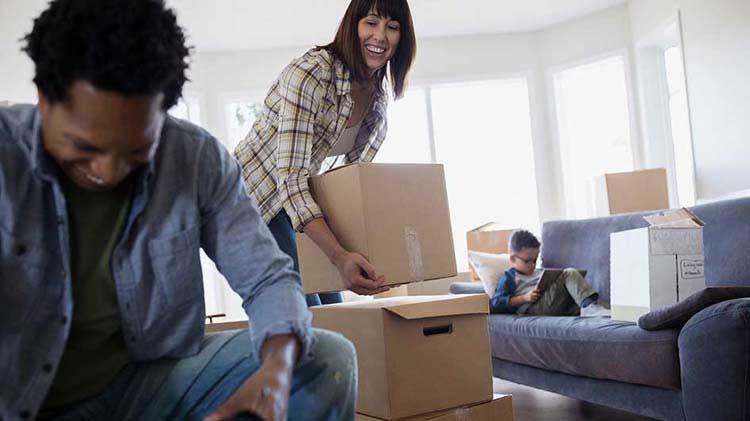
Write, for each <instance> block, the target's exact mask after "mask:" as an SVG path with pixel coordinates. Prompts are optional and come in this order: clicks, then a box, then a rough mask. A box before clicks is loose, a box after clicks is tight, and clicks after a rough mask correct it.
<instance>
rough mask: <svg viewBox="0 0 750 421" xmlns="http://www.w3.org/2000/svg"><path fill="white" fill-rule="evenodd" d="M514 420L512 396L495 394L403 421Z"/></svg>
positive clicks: (362, 418) (366, 419)
mask: <svg viewBox="0 0 750 421" xmlns="http://www.w3.org/2000/svg"><path fill="white" fill-rule="evenodd" d="M512 419H513V402H512V399H511V396H510V395H499V394H495V395H494V396H493V397H492V401H490V402H485V403H479V404H474V405H464V406H461V407H458V408H451V409H446V410H444V411H436V412H430V413H429V414H422V415H415V416H413V417H409V418H406V419H404V420H403V421H428V420H429V421H503V420H508V421H510V420H512ZM355 420H356V421H380V418H373V417H370V416H367V415H363V414H357V417H356V418H355Z"/></svg>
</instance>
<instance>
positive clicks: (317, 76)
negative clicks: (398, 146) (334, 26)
mask: <svg viewBox="0 0 750 421" xmlns="http://www.w3.org/2000/svg"><path fill="white" fill-rule="evenodd" d="M415 52H416V40H415V36H414V26H413V23H412V19H411V12H410V10H409V5H408V4H407V2H406V0H352V2H351V3H350V4H349V7H348V8H347V10H346V14H345V15H344V18H343V19H342V21H341V24H340V25H339V28H338V31H337V33H336V38H335V39H334V41H333V42H332V43H330V44H328V45H326V46H322V47H317V48H314V49H312V50H310V51H308V52H307V53H305V55H303V56H302V57H300V58H298V59H295V60H294V61H292V62H291V64H289V65H288V66H287V67H286V68H285V69H284V71H283V72H282V73H281V75H280V76H279V77H278V79H277V80H276V81H275V82H274V84H273V85H272V86H271V89H270V90H269V93H268V95H267V96H266V99H265V101H264V107H263V111H262V113H261V115H259V116H258V118H257V120H256V121H255V124H253V127H252V129H251V130H250V133H249V134H248V136H247V137H246V138H245V140H243V141H242V142H240V144H239V145H238V146H237V149H236V150H235V155H236V156H237V159H238V160H239V161H240V163H241V164H242V170H243V176H244V178H245V182H246V184H247V186H248V191H249V192H250V194H251V196H253V198H254V199H255V200H256V202H257V203H258V206H259V208H260V210H261V213H262V214H263V218H264V220H265V221H266V222H267V223H268V226H269V228H270V229H271V232H273V235H274V237H276V241H277V242H278V244H279V246H280V247H281V249H282V250H283V251H284V252H286V253H287V254H289V255H290V256H291V257H292V259H293V260H294V263H295V268H297V269H298V270H299V263H298V260H297V247H296V243H295V239H294V231H298V232H304V233H305V234H307V236H308V237H310V239H312V240H313V241H314V242H315V244H317V245H318V247H320V249H321V250H322V251H323V252H324V253H325V254H326V256H328V258H329V260H330V261H331V262H332V263H333V264H334V265H335V266H336V267H337V268H338V270H339V272H340V273H341V276H342V278H343V279H344V283H345V285H346V287H347V288H348V289H350V290H351V291H354V292H356V293H358V294H367V295H371V294H377V293H379V292H382V291H385V290H387V289H388V288H387V287H384V286H383V282H385V279H384V278H383V277H382V276H378V274H377V272H376V270H375V268H374V267H372V265H371V264H370V263H369V262H368V261H367V260H366V259H365V258H364V257H363V256H361V255H359V254H357V253H352V252H350V251H348V250H346V249H344V247H342V246H341V244H340V243H339V241H338V240H337V239H336V237H335V235H334V234H333V233H332V232H331V230H330V229H329V227H328V224H327V223H326V221H325V219H324V215H323V212H322V211H321V209H320V208H319V207H318V205H317V204H316V203H315V201H314V200H313V198H312V196H311V195H310V190H309V187H308V183H307V179H308V178H309V177H310V176H312V175H315V174H317V173H319V172H320V170H321V169H323V170H327V169H329V168H331V167H333V166H334V165H335V164H336V163H337V162H339V161H343V162H342V163H344V164H345V163H351V162H370V161H372V160H373V158H374V157H375V154H376V153H377V152H378V149H379V148H380V145H381V143H382V142H383V140H384V139H385V135H386V130H387V125H386V106H387V96H388V94H387V92H386V86H385V85H386V74H387V76H388V77H387V79H388V82H390V86H391V88H392V91H393V95H394V97H395V98H400V97H401V96H402V95H403V91H404V87H405V80H406V76H407V74H408V72H409V68H410V67H411V64H412V61H413V60H414V55H415ZM342 156H343V159H339V158H341V157H342ZM307 301H308V305H311V306H312V305H318V304H320V303H321V302H322V303H324V304H327V303H331V302H340V301H341V295H340V294H338V293H334V294H320V297H319V296H318V295H317V294H311V295H308V297H307Z"/></svg>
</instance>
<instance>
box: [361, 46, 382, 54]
mask: <svg viewBox="0 0 750 421" xmlns="http://www.w3.org/2000/svg"><path fill="white" fill-rule="evenodd" d="M365 48H367V51H369V52H371V53H373V54H383V52H385V48H378V47H373V46H370V45H367V46H365Z"/></svg>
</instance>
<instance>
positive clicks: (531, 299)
mask: <svg viewBox="0 0 750 421" xmlns="http://www.w3.org/2000/svg"><path fill="white" fill-rule="evenodd" d="M540 295H541V291H539V288H534V289H532V290H531V291H529V292H527V293H526V294H524V296H523V297H524V300H526V302H527V303H535V302H536V300H538V299H539V296H540Z"/></svg>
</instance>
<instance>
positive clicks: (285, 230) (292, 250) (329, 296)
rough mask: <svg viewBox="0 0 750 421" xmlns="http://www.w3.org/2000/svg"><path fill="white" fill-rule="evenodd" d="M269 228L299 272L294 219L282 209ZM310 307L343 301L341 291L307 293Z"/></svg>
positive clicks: (306, 297) (271, 221) (270, 222)
mask: <svg viewBox="0 0 750 421" xmlns="http://www.w3.org/2000/svg"><path fill="white" fill-rule="evenodd" d="M268 228H269V229H270V230H271V234H273V237H274V238H275V239H276V243H277V244H278V245H279V248H280V249H281V251H283V252H284V253H286V254H288V255H289V257H291V258H292V260H293V261H294V270H296V271H297V272H299V257H298V256H297V241H296V240H295V232H294V228H293V227H292V220H291V219H290V218H289V215H287V214H286V211H285V210H282V211H280V212H279V213H278V214H276V216H274V217H273V218H272V219H271V220H270V221H269V222H268ZM305 299H306V301H307V306H308V307H314V306H319V305H321V304H334V303H340V302H341V301H342V298H341V293H340V292H327V293H320V294H307V295H306V296H305Z"/></svg>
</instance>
